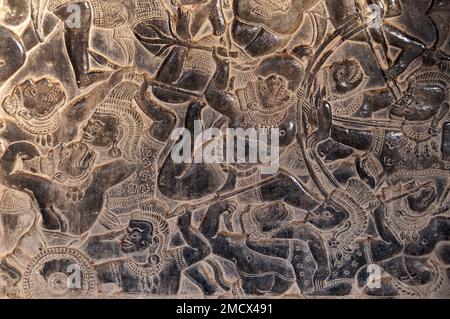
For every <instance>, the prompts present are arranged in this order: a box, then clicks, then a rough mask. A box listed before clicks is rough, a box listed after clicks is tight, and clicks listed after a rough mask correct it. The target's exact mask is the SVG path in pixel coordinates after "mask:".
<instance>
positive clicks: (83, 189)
mask: <svg viewBox="0 0 450 319" xmlns="http://www.w3.org/2000/svg"><path fill="white" fill-rule="evenodd" d="M96 156H97V154H96V152H95V150H94V149H92V148H90V147H89V146H88V145H87V144H85V143H81V142H72V143H70V144H67V145H65V144H60V145H59V146H58V147H56V148H54V149H52V150H51V151H49V152H48V153H47V154H46V155H44V156H42V155H41V154H40V152H39V151H38V150H37V149H36V147H35V146H34V145H32V144H30V143H28V142H17V143H13V144H11V145H10V146H9V147H8V149H7V150H6V151H5V153H4V154H3V157H2V159H1V162H0V165H1V176H2V181H3V183H4V184H5V185H6V186H9V187H13V188H16V189H18V190H25V189H27V190H29V191H31V192H32V194H33V196H34V199H35V200H36V202H37V204H38V207H39V210H40V212H41V215H42V226H43V228H44V229H46V230H49V231H54V232H61V233H67V234H68V235H69V236H68V237H70V236H78V235H82V234H84V233H85V232H87V231H88V230H89V229H90V228H91V227H92V226H93V225H94V223H95V221H96V220H97V218H98V215H99V212H100V210H101V209H102V205H103V195H104V193H105V192H106V190H108V189H109V188H110V187H112V186H114V185H116V184H117V183H120V182H121V181H123V180H125V179H126V178H127V177H129V176H130V175H131V174H132V173H133V172H134V171H135V170H136V165H135V164H132V163H130V162H128V161H126V160H124V159H117V160H114V161H112V162H109V163H106V164H103V165H96V164H95V158H96ZM20 159H21V160H22V167H17V166H16V165H20V162H18V161H20ZM81 216H82V218H81V219H80V217H81Z"/></svg>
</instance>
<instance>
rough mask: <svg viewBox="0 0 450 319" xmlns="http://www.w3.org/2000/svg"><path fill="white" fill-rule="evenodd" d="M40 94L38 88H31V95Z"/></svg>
mask: <svg viewBox="0 0 450 319" xmlns="http://www.w3.org/2000/svg"><path fill="white" fill-rule="evenodd" d="M37 94H38V92H37V89H36V88H32V89H31V90H30V95H31V96H36V95H37Z"/></svg>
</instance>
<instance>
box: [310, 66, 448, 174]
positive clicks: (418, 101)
mask: <svg viewBox="0 0 450 319" xmlns="http://www.w3.org/2000/svg"><path fill="white" fill-rule="evenodd" d="M408 83H409V86H408V89H407V91H406V92H405V94H404V96H403V97H402V99H401V100H400V101H399V102H398V103H396V104H394V105H393V106H392V107H391V109H390V121H380V122H377V121H375V123H377V125H374V127H373V129H372V130H368V129H367V128H363V127H361V126H358V125H357V122H355V121H353V122H354V123H355V125H356V126H353V127H350V128H348V127H345V128H344V127H343V126H341V124H339V123H342V119H335V120H334V122H335V123H334V124H332V123H333V118H332V113H331V111H330V110H331V108H330V107H329V105H328V103H322V107H321V110H320V111H319V114H320V115H319V116H320V118H321V121H319V129H318V130H317V131H316V132H315V133H314V134H313V135H312V136H310V145H316V144H317V143H318V142H321V141H324V140H326V139H327V138H329V137H331V138H332V139H333V140H334V141H336V142H339V143H341V144H344V145H347V146H350V147H352V148H355V149H357V150H360V151H365V152H367V153H368V156H367V157H366V158H365V160H364V161H365V164H364V163H363V164H362V166H361V167H360V168H361V173H362V177H363V178H367V179H371V180H379V177H380V176H381V175H382V174H384V173H385V174H387V175H388V176H389V177H390V180H393V179H395V178H396V177H399V176H422V175H424V174H430V173H433V172H436V175H441V174H445V172H446V171H447V170H448V162H447V158H446V155H445V154H447V153H448V152H447V151H446V150H445V148H446V147H447V145H448V142H447V141H446V135H445V134H442V131H443V130H444V131H445V127H446V125H447V124H445V123H446V121H447V113H448V109H449V104H448V103H449V102H448V96H449V87H448V83H450V82H449V70H448V64H447V63H441V64H440V65H438V66H433V67H427V66H423V67H422V68H420V69H419V70H417V71H416V72H415V73H414V74H412V75H411V76H410V77H409V79H408ZM350 122H351V121H350ZM368 123H370V121H369V122H368ZM440 127H442V128H443V129H440ZM440 145H441V147H440ZM334 149H336V150H337V149H338V148H337V147H335V148H334ZM327 156H330V154H328V155H327ZM331 156H334V155H331ZM336 157H339V155H336ZM363 166H365V168H364V167H363Z"/></svg>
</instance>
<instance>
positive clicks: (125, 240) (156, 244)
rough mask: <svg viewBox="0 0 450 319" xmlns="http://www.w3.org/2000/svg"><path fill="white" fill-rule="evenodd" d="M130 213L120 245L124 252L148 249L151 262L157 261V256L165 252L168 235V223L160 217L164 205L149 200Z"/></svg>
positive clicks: (137, 251)
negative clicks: (139, 208) (138, 209)
mask: <svg viewBox="0 0 450 319" xmlns="http://www.w3.org/2000/svg"><path fill="white" fill-rule="evenodd" d="M141 208H142V210H140V211H136V212H134V213H132V217H131V220H130V222H129V224H128V227H127V229H126V233H125V234H124V235H123V237H122V239H121V241H120V246H121V249H122V251H123V252H124V253H127V254H128V253H140V252H143V251H145V250H148V251H149V252H150V253H151V254H152V255H151V256H150V258H151V260H149V261H150V262H151V263H157V262H158V260H157V259H158V258H159V257H158V256H160V255H162V254H164V253H165V250H166V249H167V245H168V239H169V235H170V230H169V224H168V223H167V221H166V220H165V219H164V218H162V217H161V216H162V215H161V212H163V211H165V207H163V206H161V205H160V204H159V203H157V202H151V203H149V204H146V205H144V206H143V207H141Z"/></svg>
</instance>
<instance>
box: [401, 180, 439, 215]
mask: <svg viewBox="0 0 450 319" xmlns="http://www.w3.org/2000/svg"><path fill="white" fill-rule="evenodd" d="M436 197H437V194H436V190H435V189H434V187H432V186H427V187H424V188H422V189H421V190H420V191H418V192H416V193H414V194H412V195H409V196H408V197H407V198H406V200H407V202H408V206H409V208H411V210H412V211H414V212H417V213H422V212H424V211H426V210H427V209H428V208H429V207H430V206H431V204H433V202H434V201H435V200H436Z"/></svg>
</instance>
